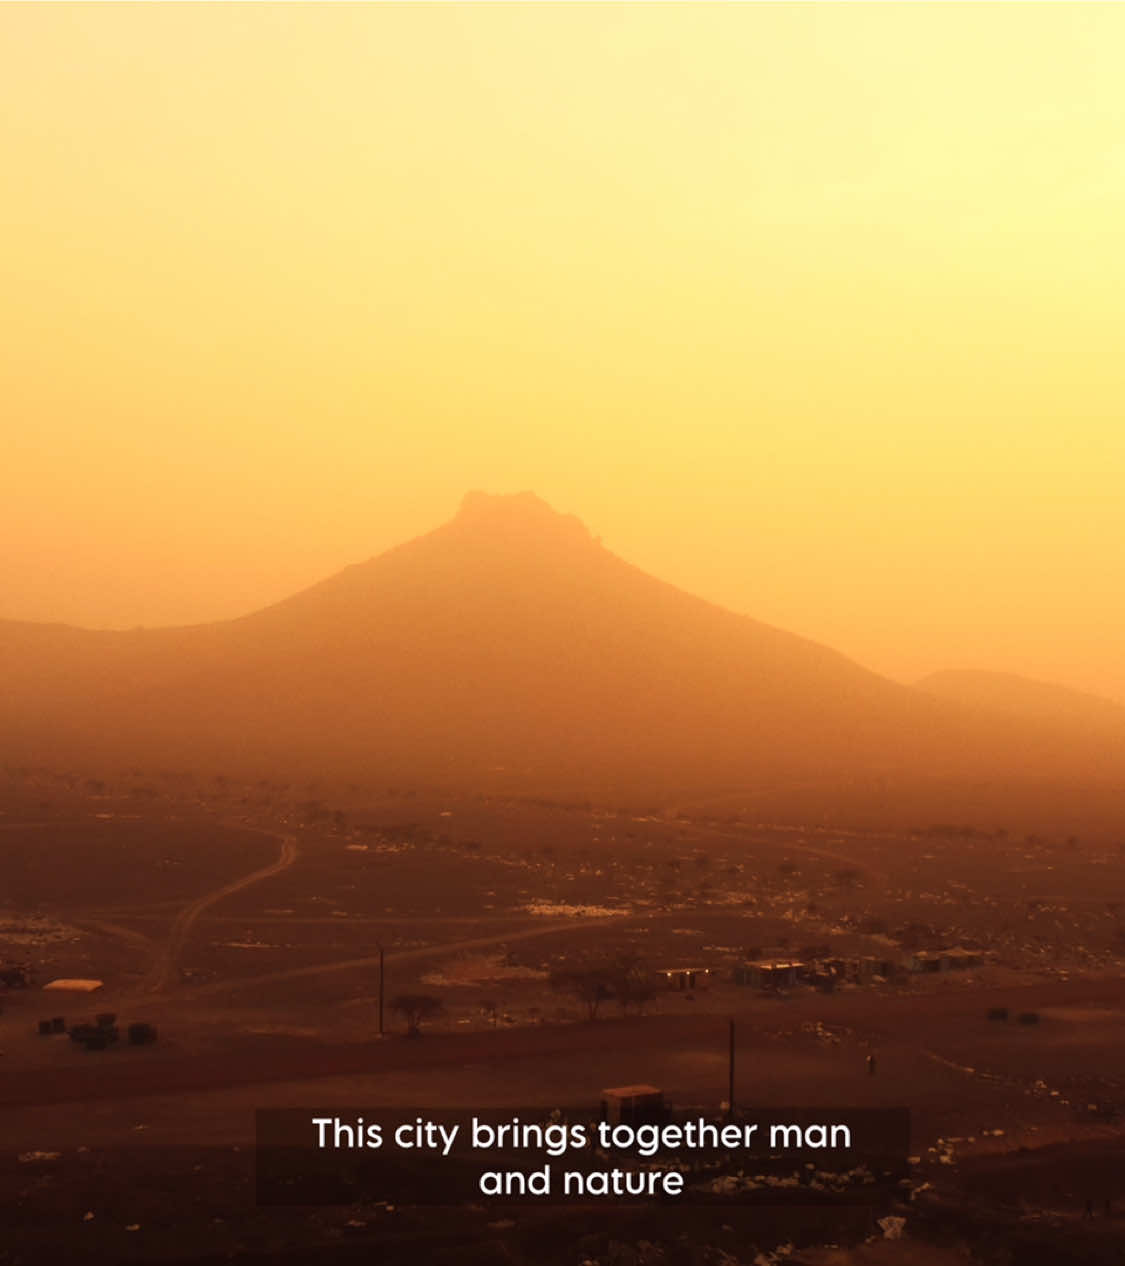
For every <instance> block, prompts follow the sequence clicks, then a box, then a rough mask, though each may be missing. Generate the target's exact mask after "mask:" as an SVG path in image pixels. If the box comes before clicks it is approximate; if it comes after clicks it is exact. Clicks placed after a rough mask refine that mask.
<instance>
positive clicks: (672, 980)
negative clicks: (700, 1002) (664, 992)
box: [656, 967, 711, 991]
mask: <svg viewBox="0 0 1125 1266" xmlns="http://www.w3.org/2000/svg"><path fill="white" fill-rule="evenodd" d="M656 975H657V978H658V979H659V980H661V981H663V983H664V987H665V988H666V989H679V990H685V991H690V990H693V989H706V988H708V987H709V986H710V984H711V968H710V967H672V968H669V969H667V970H666V971H659V972H657V973H656Z"/></svg>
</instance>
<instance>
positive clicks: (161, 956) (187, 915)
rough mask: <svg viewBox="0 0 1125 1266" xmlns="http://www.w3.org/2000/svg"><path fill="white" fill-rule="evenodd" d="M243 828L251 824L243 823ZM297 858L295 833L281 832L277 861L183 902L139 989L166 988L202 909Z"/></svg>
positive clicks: (159, 989) (157, 991)
mask: <svg viewBox="0 0 1125 1266" xmlns="http://www.w3.org/2000/svg"><path fill="white" fill-rule="evenodd" d="M243 829H244V830H245V829H250V828H245V827H244V828H243ZM262 834H264V835H271V834H273V832H270V831H264V832H262ZM296 860H297V837H296V836H295V835H284V836H282V840H281V855H280V856H279V857H278V859H277V861H276V862H273V863H272V864H271V865H269V866H263V867H262V868H261V870H255V871H251V873H250V874H249V875H243V876H242V878H241V879H235V880H233V881H232V882H231V883H229V884H224V885H223V887H222V888H216V889H215V890H214V891H213V892H208V893H204V895H203V896H202V897H197V898H196V899H195V900H194V901H193V902H192V903H191V905H188V906H185V907H184V908H183V909H182V910H181V911H180V913H179V914H178V915H177V916H176V918H175V921H174V922H173V923H172V927H171V930H170V931H169V933H168V940H167V941H166V942H165V944H164V948H163V949H162V950H161V951H160V952H159V953H158V954H157V956H156V958H155V960H154V961H153V964H152V966H151V967H150V968H149V971H148V974H147V975H146V976H145V978H144V980H143V981H142V982H141V990H142V992H144V993H150V994H151V993H163V992H164V990H166V989H167V988H168V986H169V984H170V983H171V982H172V981H173V979H174V977H175V970H176V966H177V964H178V962H179V957H180V953H181V951H182V950H183V947H184V942H185V941H186V940H187V937H188V933H189V932H190V931H191V929H192V925H193V924H194V923H195V921H196V919H198V918H199V916H200V915H201V914H202V913H203V911H204V910H206V909H208V908H209V907H210V906H213V905H215V903H216V902H219V901H223V900H225V899H226V898H227V897H232V896H234V894H235V893H236V892H241V891H242V890H243V889H244V888H249V887H250V886H251V884H256V883H260V882H261V881H262V880H263V879H269V878H270V876H271V875H279V874H281V872H282V871H283V870H288V869H289V867H290V866H292V865H293V863H294V862H295V861H296Z"/></svg>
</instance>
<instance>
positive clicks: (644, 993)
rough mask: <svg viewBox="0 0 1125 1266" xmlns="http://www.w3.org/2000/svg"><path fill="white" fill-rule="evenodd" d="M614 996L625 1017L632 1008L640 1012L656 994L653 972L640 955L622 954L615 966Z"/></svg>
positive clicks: (613, 971)
mask: <svg viewBox="0 0 1125 1266" xmlns="http://www.w3.org/2000/svg"><path fill="white" fill-rule="evenodd" d="M611 975H612V988H613V995H614V997H615V998H616V999H617V1001H618V1003H620V1005H621V1012H622V1014H623V1015H626V1014H628V1012H629V1008H630V1007H635V1008H636V1009H637V1010H638V1011H640V1010H642V1009H643V1008H644V1005H645V1003H646V1002H651V1001H652V999H653V997H654V996H655V994H656V990H655V989H654V988H653V985H652V972H651V971H650V970H649V968H648V966H647V964H646V963H645V962H644V960H643V959H642V958H641V957H640V955H638V954H622V955H621V956H620V957H619V958H618V959H617V961H616V962H615V963H614V964H613V969H612V973H611Z"/></svg>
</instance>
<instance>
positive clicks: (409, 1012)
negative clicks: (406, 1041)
mask: <svg viewBox="0 0 1125 1266" xmlns="http://www.w3.org/2000/svg"><path fill="white" fill-rule="evenodd" d="M391 1010H392V1011H394V1012H395V1013H396V1014H398V1015H400V1016H402V1018H403V1019H404V1020H405V1021H406V1036H407V1037H417V1036H418V1034H419V1033H420V1032H421V1031H422V1022H423V1021H424V1020H432V1019H433V1018H434V1017H435V1016H439V1015H441V1014H442V1012H443V1011H444V1010H445V1006H444V1005H443V1003H442V1001H441V999H440V998H435V997H433V996H432V995H430V994H428V993H400V994H399V995H398V996H397V997H395V998H392V999H391Z"/></svg>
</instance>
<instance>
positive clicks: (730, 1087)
mask: <svg viewBox="0 0 1125 1266" xmlns="http://www.w3.org/2000/svg"><path fill="white" fill-rule="evenodd" d="M728 1023H729V1025H730V1033H729V1039H730V1041H729V1050H728V1054H727V1120H728V1121H730V1120H733V1119H734V1017H733V1016H732V1017H731V1019H730V1020H729V1021H728Z"/></svg>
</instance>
